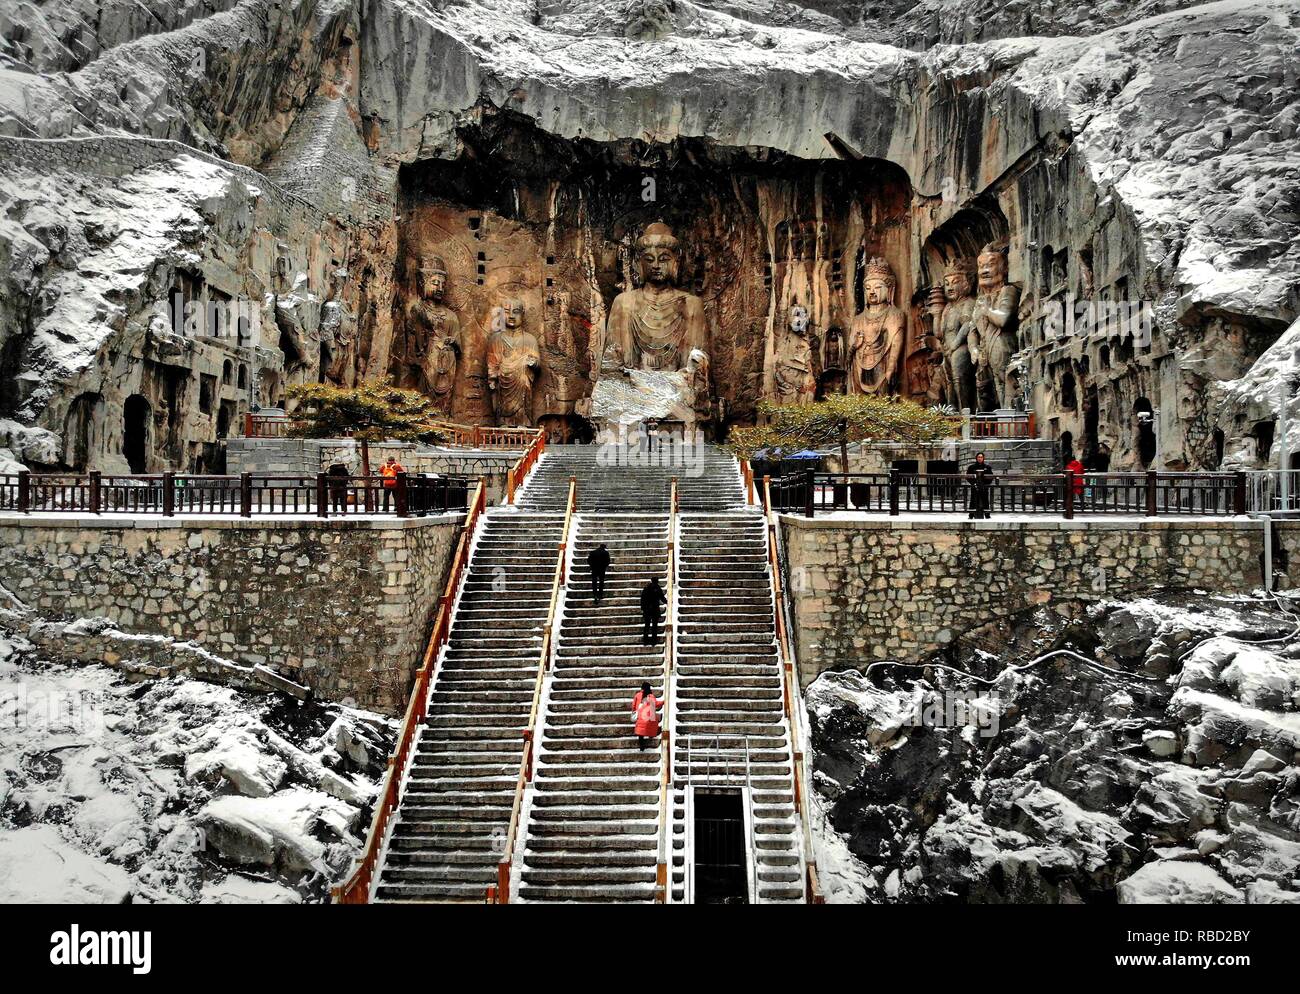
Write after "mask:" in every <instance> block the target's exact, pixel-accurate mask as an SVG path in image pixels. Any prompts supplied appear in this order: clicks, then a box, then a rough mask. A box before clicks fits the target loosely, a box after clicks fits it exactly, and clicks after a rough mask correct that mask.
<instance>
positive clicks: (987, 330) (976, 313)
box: [969, 244, 1020, 410]
mask: <svg viewBox="0 0 1300 994" xmlns="http://www.w3.org/2000/svg"><path fill="white" fill-rule="evenodd" d="M1019 304H1020V288H1019V287H1017V286H1015V285H1014V284H1010V283H1007V256H1006V248H1005V247H1004V246H999V245H993V244H989V245H985V246H984V248H982V249H981V250H980V255H979V296H978V297H977V298H976V300H975V307H974V310H973V312H972V314H971V330H970V336H969V341H970V350H971V358H972V359H973V360H974V362H975V388H976V392H977V393H978V395H979V398H980V408H981V410H994V409H995V408H998V407H1003V408H1009V407H1011V406H1012V404H1013V403H1014V401H1015V396H1014V387H1013V385H1012V384H1011V382H1010V380H1009V378H1008V376H1007V367H1008V366H1009V365H1010V364H1011V357H1012V356H1013V355H1015V353H1016V350H1017V349H1018V348H1019V347H1020V346H1019V341H1018V339H1017V336H1016V308H1017V307H1018V306H1019Z"/></svg>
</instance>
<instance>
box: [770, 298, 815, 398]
mask: <svg viewBox="0 0 1300 994" xmlns="http://www.w3.org/2000/svg"><path fill="white" fill-rule="evenodd" d="M772 392H773V395H774V396H773V399H774V400H775V401H776V403H778V404H811V403H812V402H813V399H814V397H815V396H816V394H817V380H816V378H815V377H814V376H813V361H812V346H811V345H810V344H809V343H808V309H807V308H806V307H803V306H801V305H799V304H795V305H794V306H793V307H791V308H790V313H789V315H788V316H787V320H786V328H785V332H784V333H783V334H782V335H781V336H780V337H779V338H778V339H777V345H776V355H775V357H774V358H773V365H772Z"/></svg>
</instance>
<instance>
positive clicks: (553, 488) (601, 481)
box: [518, 443, 745, 514]
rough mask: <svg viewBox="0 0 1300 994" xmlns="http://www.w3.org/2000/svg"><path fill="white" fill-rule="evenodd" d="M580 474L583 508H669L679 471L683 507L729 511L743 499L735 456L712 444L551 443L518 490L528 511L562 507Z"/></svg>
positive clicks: (588, 511)
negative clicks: (647, 448) (571, 479)
mask: <svg viewBox="0 0 1300 994" xmlns="http://www.w3.org/2000/svg"><path fill="white" fill-rule="evenodd" d="M570 476H574V477H577V480H578V503H579V507H580V508H581V510H582V512H583V513H584V514H598V513H601V512H610V513H615V514H618V513H624V514H626V513H629V512H641V513H645V514H666V513H667V512H668V500H669V494H670V493H671V490H672V479H673V477H674V476H675V477H677V480H678V484H677V491H678V506H679V507H680V508H681V510H683V511H725V510H730V509H733V508H737V507H740V506H742V505H743V504H744V503H745V496H744V492H743V490H742V489H741V483H740V473H739V471H738V469H737V465H736V460H735V457H734V456H732V455H731V454H730V453H729V452H727V451H726V450H725V449H721V448H719V447H717V446H713V445H699V446H681V445H677V446H669V445H666V444H663V443H659V444H657V446H656V448H655V449H654V450H652V451H650V452H646V451H644V450H639V449H635V448H632V449H630V448H627V447H625V446H617V445H548V446H547V447H546V453H545V455H543V456H542V460H541V462H540V463H539V464H538V466H537V468H536V469H535V470H534V471H533V473H532V475H531V476H530V477H529V478H528V481H527V483H526V484H525V486H524V489H523V492H522V493H521V494H520V495H519V498H518V502H519V507H520V508H521V509H522V510H525V511H546V512H563V510H564V505H565V500H566V498H567V496H568V485H569V477H570Z"/></svg>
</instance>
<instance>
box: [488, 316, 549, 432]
mask: <svg viewBox="0 0 1300 994" xmlns="http://www.w3.org/2000/svg"><path fill="white" fill-rule="evenodd" d="M541 371H542V351H541V347H540V346H539V345H538V344H537V339H536V338H535V337H534V336H533V335H532V333H531V332H529V331H528V330H527V329H525V328H524V302H523V301H522V300H520V299H518V298H517V297H510V298H507V299H505V300H503V301H502V302H501V306H499V307H496V308H494V309H493V313H492V333H491V334H490V335H489V336H488V346H487V381H488V392H489V393H490V394H491V396H492V410H493V411H494V412H495V413H496V418H497V424H498V425H524V426H531V425H532V423H533V386H534V385H535V384H536V383H537V377H538V376H539V375H540V374H541Z"/></svg>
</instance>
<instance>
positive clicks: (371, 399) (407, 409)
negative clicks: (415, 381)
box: [288, 382, 442, 476]
mask: <svg viewBox="0 0 1300 994" xmlns="http://www.w3.org/2000/svg"><path fill="white" fill-rule="evenodd" d="M288 396H289V399H290V400H292V401H297V404H298V406H297V409H296V410H295V411H294V414H293V417H294V419H295V421H294V423H293V424H292V425H291V426H290V428H289V431H288V434H289V435H290V436H291V437H293V438H349V437H350V438H354V439H356V440H357V442H358V443H360V445H361V471H362V474H363V475H364V476H369V475H370V443H371V442H382V441H385V440H386V439H395V440H398V441H403V442H413V441H417V440H420V439H439V438H442V434H441V433H440V432H438V431H437V430H436V429H434V428H432V427H431V426H430V425H429V422H430V421H431V420H433V418H434V417H435V412H434V410H433V408H432V405H431V404H430V403H429V399H428V398H427V397H425V396H424V394H422V393H419V392H418V391H415V390H404V389H402V388H401V387H395V386H393V385H392V384H391V383H387V382H385V383H366V384H362V385H361V386H358V387H350V388H349V387H336V386H333V385H331V384H328V383H311V384H305V385H303V386H295V387H290V388H289V390H288Z"/></svg>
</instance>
